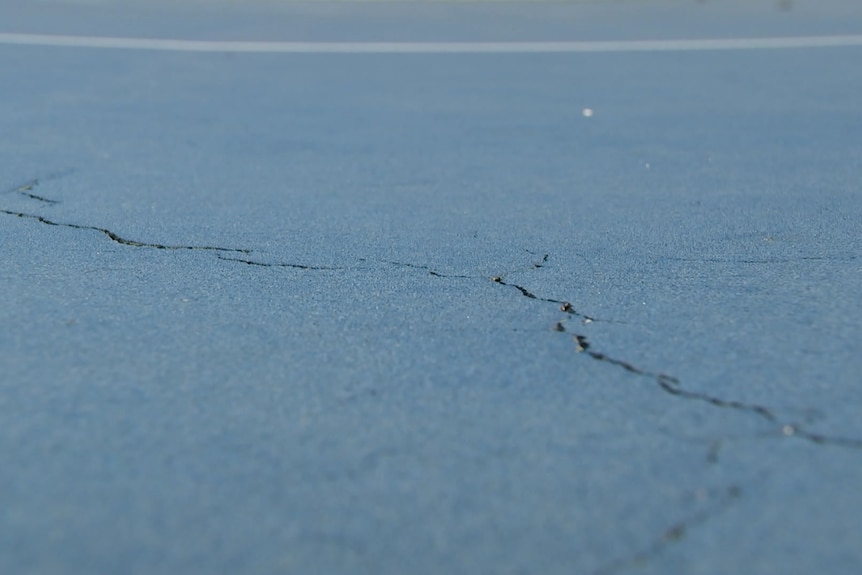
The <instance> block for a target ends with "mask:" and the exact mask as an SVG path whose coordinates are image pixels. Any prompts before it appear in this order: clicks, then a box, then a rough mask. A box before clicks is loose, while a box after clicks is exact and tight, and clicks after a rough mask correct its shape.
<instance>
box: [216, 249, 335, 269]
mask: <svg viewBox="0 0 862 575" xmlns="http://www.w3.org/2000/svg"><path fill="white" fill-rule="evenodd" d="M249 252H250V250H249V251H247V252H243V253H249ZM216 257H218V259H220V260H222V261H225V262H238V263H241V264H246V265H248V266H258V267H262V268H292V269H297V270H315V271H342V270H345V269H347V268H343V267H335V266H314V265H306V264H294V263H286V262H274V263H271V262H259V261H255V260H249V259H245V258H229V257H225V256H223V255H221V254H216Z"/></svg>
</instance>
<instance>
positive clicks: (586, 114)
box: [581, 108, 593, 118]
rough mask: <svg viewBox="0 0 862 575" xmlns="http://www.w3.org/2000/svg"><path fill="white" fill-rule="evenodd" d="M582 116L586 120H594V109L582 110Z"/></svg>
mask: <svg viewBox="0 0 862 575" xmlns="http://www.w3.org/2000/svg"><path fill="white" fill-rule="evenodd" d="M581 114H583V115H584V118H592V117H593V109H592V108H584V109H583V110H581Z"/></svg>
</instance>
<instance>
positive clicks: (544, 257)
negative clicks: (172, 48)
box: [0, 179, 862, 575]
mask: <svg viewBox="0 0 862 575" xmlns="http://www.w3.org/2000/svg"><path fill="white" fill-rule="evenodd" d="M38 184H39V180H38V179H34V180H31V181H29V182H27V183H25V184H23V185H20V186H18V187H16V188H13V189H11V190H8V191H7V192H4V193H16V194H19V195H23V196H25V197H27V198H30V199H33V200H36V201H39V202H42V203H45V204H48V205H53V204H56V203H58V202H57V201H56V200H51V199H49V198H46V197H44V196H40V195H37V194H34V193H32V190H33V189H34V188H35V187H36V186H37V185H38ZM0 213H2V214H6V215H9V216H14V217H18V218H24V219H29V220H33V221H36V222H38V223H41V224H44V225H49V226H58V227H65V228H70V229H76V230H87V231H95V232H99V233H101V234H103V235H105V236H107V237H108V238H109V239H110V240H111V241H113V242H116V243H118V244H121V245H125V246H131V247H142V248H153V249H160V250H202V251H211V252H216V254H215V255H216V257H217V258H218V259H219V260H221V261H225V262H230V263H237V264H242V265H246V266H254V267H266V268H282V269H285V268H287V269H296V270H310V271H343V270H350V269H355V268H350V267H339V266H323V265H313V264H301V263H293V262H266V261H260V260H257V259H250V258H243V257H230V256H227V255H225V254H227V253H239V254H250V253H252V250H249V249H240V248H225V247H217V246H194V245H166V244H159V243H148V242H140V241H136V240H130V239H127V238H124V237H122V236H120V235H118V234H117V233H115V232H113V231H111V230H109V229H107V228H103V227H99V226H92V225H83V224H72V223H64V222H59V221H56V220H53V219H49V218H46V217H45V216H42V215H39V214H34V213H27V212H19V211H13V210H7V209H0ZM526 251H527V253H529V254H530V255H532V256H537V257H539V259H538V260H537V261H534V262H532V264H531V268H530V269H533V270H535V269H541V268H543V267H544V266H545V265H546V264H547V263H548V262H549V258H550V255H549V254H538V253H534V252H530V251H529V250H526ZM802 259H815V258H802ZM358 261H359V262H362V263H364V262H366V261H367V260H366V259H365V258H359V260H358ZM378 263H381V264H386V265H390V266H396V267H400V268H405V269H412V270H421V271H424V272H427V274H428V275H430V276H432V277H437V278H450V279H482V280H484V281H487V280H488V277H487V276H480V275H460V274H447V273H444V272H441V271H438V269H436V268H434V267H432V266H429V265H421V264H413V263H407V262H399V261H390V260H378ZM522 271H523V270H522ZM490 279H491V281H493V282H494V283H496V284H498V285H500V286H503V287H507V288H511V289H512V290H515V291H517V292H518V293H519V294H520V295H521V296H522V297H524V298H527V299H529V300H531V301H534V302H541V303H548V304H554V305H555V306H558V308H559V310H560V311H561V312H563V313H565V314H566V318H565V319H564V320H563V321H558V322H556V324H555V325H554V326H553V328H552V329H553V331H554V332H558V333H561V334H562V333H566V334H568V333H569V332H568V330H567V327H566V323H565V321H566V320H568V319H570V318H573V317H577V318H580V320H581V323H582V324H583V325H588V324H590V323H592V322H608V323H616V324H627V323H628V322H624V321H617V320H608V319H600V318H596V317H594V316H591V315H587V314H585V313H583V312H579V311H577V310H576V309H575V308H574V306H573V305H572V303H571V302H569V301H566V300H561V299H555V298H551V297H544V296H542V295H539V294H537V293H535V292H533V291H531V290H530V289H528V288H526V287H524V286H523V285H520V284H517V283H513V282H509V281H506V280H505V279H504V276H503V275H500V276H493V277H491V278H490ZM570 335H571V337H572V338H573V341H574V343H575V352H576V353H579V354H584V355H586V356H589V357H590V358H591V359H593V360H594V361H598V362H601V363H606V364H608V365H613V366H615V367H617V368H619V369H622V370H624V371H626V372H628V373H631V374H633V375H636V376H639V377H642V378H646V379H649V380H652V382H653V383H654V384H655V385H656V387H658V388H659V389H660V390H661V391H662V392H663V393H664V394H667V395H669V396H671V397H675V398H678V399H685V400H690V401H696V402H700V403H704V404H707V405H710V406H712V407H716V408H720V409H727V410H734V411H738V412H741V413H747V414H749V415H751V416H753V417H756V418H758V419H760V420H762V421H763V422H765V423H767V424H769V425H770V427H771V428H772V429H773V432H772V434H771V435H770V436H774V437H781V438H796V439H801V440H804V441H807V442H809V443H811V444H815V445H829V446H835V447H841V448H849V449H857V450H862V439H856V438H850V437H842V436H835V435H828V434H822V433H817V432H814V431H810V430H809V429H808V428H807V427H806V425H805V424H802V423H788V422H786V420H785V421H782V420H781V418H779V416H778V415H777V414H776V413H777V412H776V410H775V409H773V408H771V407H769V406H767V405H762V404H759V403H751V402H744V401H739V400H735V399H727V398H724V397H720V396H718V395H713V394H710V393H706V392H702V391H695V390H691V389H687V388H685V387H684V386H683V384H682V382H681V381H680V379H678V378H677V377H675V376H672V375H669V374H667V373H663V372H659V371H653V370H650V369H647V368H644V367H641V366H639V365H637V364H635V363H633V362H630V361H627V360H625V359H621V358H619V357H617V356H615V355H611V354H608V353H605V352H603V351H599V350H596V349H595V346H594V345H593V343H592V342H591V341H590V339H589V338H588V337H587V336H586V335H583V334H578V333H571V334H570ZM724 444H725V442H724V441H723V440H722V439H717V440H714V441H713V442H712V443H711V444H710V446H709V450H708V452H707V454H706V462H707V463H708V464H717V463H718V462H719V453H720V451H722V449H723V448H724ZM375 457H376V455H375ZM363 461H365V460H363ZM374 461H376V459H375V458H374V457H372V458H371V459H369V460H368V461H367V462H364V463H363V465H362V466H361V467H362V468H364V467H365V463H373V462H374ZM741 493H742V492H741V489H740V488H739V487H738V486H736V485H732V486H730V487H727V488H724V489H723V490H722V491H721V492H720V493H719V494H718V496H717V497H716V498H715V499H714V502H713V503H712V504H710V505H708V506H707V507H704V508H702V509H699V510H697V511H695V512H693V513H691V514H689V515H687V516H686V517H684V518H682V519H680V520H679V521H677V522H675V523H674V524H672V525H671V526H670V527H668V528H667V529H665V530H664V531H663V532H662V534H661V535H660V536H659V537H658V538H656V539H655V540H654V541H653V542H652V543H650V544H649V545H648V546H646V547H645V548H643V549H641V550H640V551H637V552H635V553H633V554H632V555H630V556H628V557H624V558H622V559H618V560H615V561H613V562H611V563H608V564H607V565H605V566H604V567H602V568H600V569H599V570H598V571H596V575H613V574H615V573H618V572H620V571H622V570H625V569H628V568H630V567H634V566H637V565H639V564H642V563H644V562H646V561H648V560H650V559H652V558H654V557H655V556H657V555H659V554H660V553H662V552H663V551H664V550H665V548H666V547H668V546H670V545H673V544H676V543H678V542H679V541H681V540H682V539H684V537H685V535H686V533H687V532H688V531H689V530H691V529H693V528H695V527H697V526H700V525H702V524H704V523H706V522H708V521H709V520H710V519H711V518H713V517H715V516H716V515H718V514H719V513H721V512H722V511H723V510H725V509H726V508H727V507H729V506H730V505H732V504H733V503H734V502H735V501H737V500H738V499H739V498H740V496H741Z"/></svg>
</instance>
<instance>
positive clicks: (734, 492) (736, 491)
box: [593, 485, 742, 575]
mask: <svg viewBox="0 0 862 575" xmlns="http://www.w3.org/2000/svg"><path fill="white" fill-rule="evenodd" d="M740 497H742V488H740V487H739V486H738V485H730V486H728V487H725V488H723V489H721V490H720V492H719V493H718V496H717V497H716V498H715V500H714V501H715V502H714V503H713V504H712V505H710V506H708V507H705V508H702V509H699V510H697V511H694V512H693V513H691V514H689V515H688V516H686V517H684V518H682V519H680V520H678V521H676V522H675V523H673V524H672V525H670V526H669V527H667V528H666V529H665V530H664V531H663V532H662V533H661V535H660V536H659V537H658V538H657V539H655V540H654V541H653V542H652V543H650V544H649V545H648V546H646V547H644V548H643V549H640V550H639V551H636V552H634V553H632V554H631V555H628V556H626V557H623V558H621V559H617V560H615V561H612V562H610V563H608V564H607V565H604V566H602V567H600V568H599V569H597V570H596V571H594V572H593V575H614V574H616V573H619V572H621V571H624V570H626V569H629V568H632V567H639V566H641V565H643V564H645V563H646V562H647V561H649V560H651V559H654V558H655V557H657V556H658V555H660V554H661V553H663V552H664V550H665V549H666V548H667V547H669V546H671V545H674V544H676V543H679V542H681V541H682V540H683V539H685V537H686V535H687V534H688V532H689V531H691V530H692V529H694V528H696V527H699V526H701V525H703V524H705V523H707V522H709V521H710V520H712V519H714V518H715V517H716V516H717V515H719V514H720V513H722V512H723V511H725V510H726V509H727V508H729V507H730V506H731V505H733V504H734V503H735V502H736V501H737V500H738V499H739V498H740Z"/></svg>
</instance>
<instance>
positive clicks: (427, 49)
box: [0, 32, 862, 54]
mask: <svg viewBox="0 0 862 575" xmlns="http://www.w3.org/2000/svg"><path fill="white" fill-rule="evenodd" d="M0 44H6V45H19V46H53V47H68V48H102V49H120V50H162V51H173V52H227V53H249V54H274V53H281V54H491V53H493V54H542V53H545V54H547V53H596V52H688V51H701V50H778V49H788V48H835V47H846V46H862V35H854V36H797V37H784V38H722V39H704V40H611V41H589V42H234V41H210V40H170V39H158V38H111V37H99V36H62V35H50V34H14V33H5V32H0Z"/></svg>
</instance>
